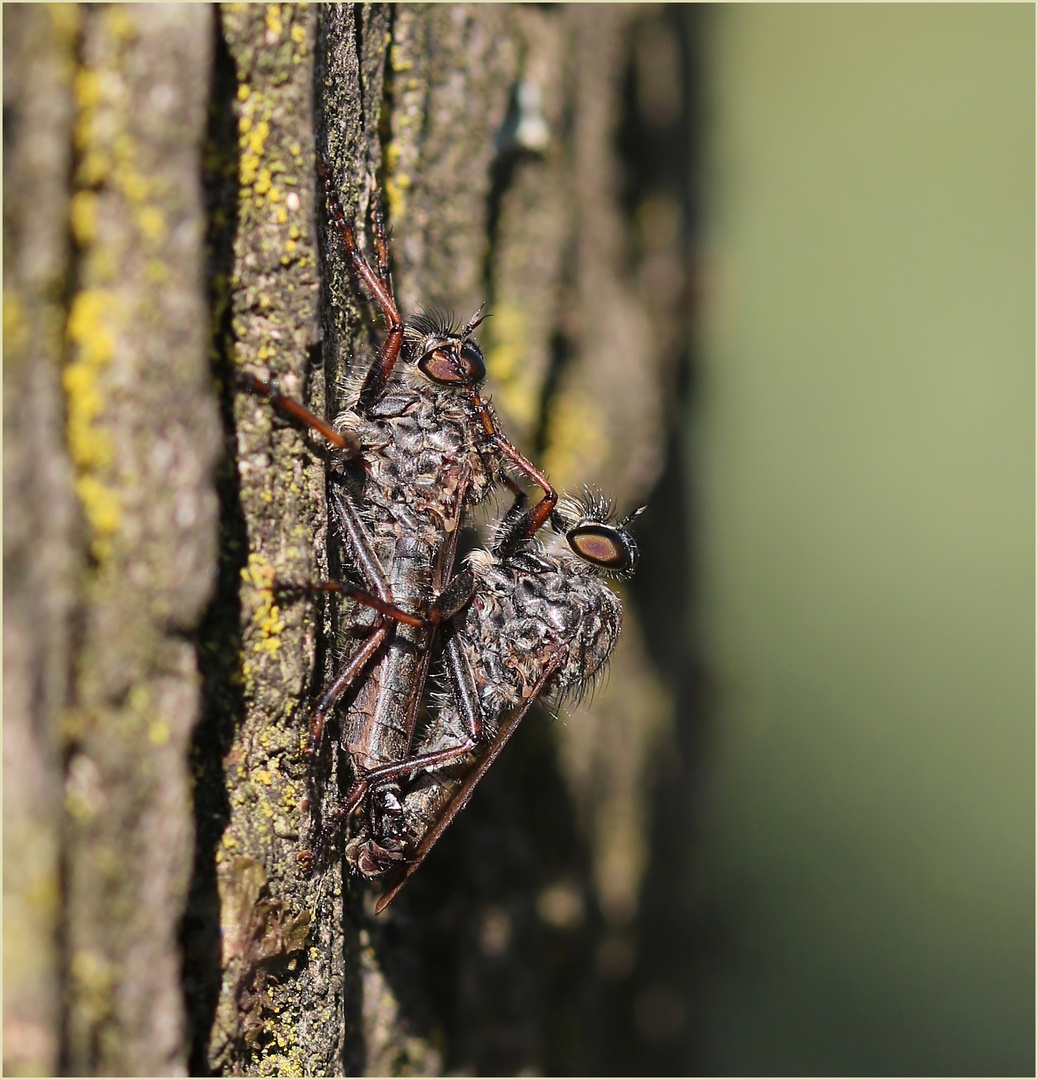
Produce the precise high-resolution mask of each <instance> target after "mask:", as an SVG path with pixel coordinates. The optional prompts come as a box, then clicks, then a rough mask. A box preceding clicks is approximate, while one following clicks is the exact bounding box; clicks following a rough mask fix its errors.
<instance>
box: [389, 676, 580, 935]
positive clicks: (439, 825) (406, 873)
mask: <svg viewBox="0 0 1038 1080" xmlns="http://www.w3.org/2000/svg"><path fill="white" fill-rule="evenodd" d="M561 666H562V662H561V660H557V661H555V662H554V663H551V664H549V665H548V666H547V667H546V668H545V670H544V672H543V673H542V674H541V676H540V678H539V679H538V680H537V682H536V683H535V684H534V687H533V692H532V693H531V694H530V697H529V698H528V699H527V701H526V702H525V703H524V704H522V705H519V706H517V707H516V708H515V709H513V710H512V712H511V713H510V714H509V715H508V716H507V717H506V719H505V720H504V722H503V723H502V724H501V726H500V727H499V728H498V730H497V735H496V736H495V738H494V741H493V742H492V743H491V744H490V745H489V746H488V747H487V751H486V753H485V754H484V755H483V757H482V758H481V759H480V760H479V762H478V763H477V764H476V765H474V766H473V768H472V771H471V772H470V773H469V774H468V776H466V777H465V781H464V783H463V784H462V785H461V787H460V788H458V790H457V791H456V792H455V794H454V798H452V799H451V801H450V802H449V803H448V804H447V806H446V808H445V809H444V811H443V813H442V814H441V815H440V816H439V818H437V820H436V824H435V825H433V827H432V828H431V829H430V830H429V831H428V832H427V833H426V834H425V836H424V837H423V838H422V842H421V844H419V845H418V851H417V852H416V853H415V857H414V859H413V860H412V861H411V862H409V863H408V864H407V866H406V867H405V868H404V869H403V870H402V871H401V873H400V876H399V877H398V878H397V879H396V881H395V882H394V883H393V884H392V885H391V886H390V887H389V889H388V890H387V891H386V892H385V893H383V894H382V896H380V897H379V899H378V902H377V903H376V904H375V914H376V915H378V914H379V913H380V912H382V911H385V909H386V908H387V907H388V905H389V903H390V902H391V901H392V900H393V898H394V897H395V896H396V895H397V893H398V892H400V890H401V889H402V888H403V887H404V886H405V885H406V884H407V880H408V878H410V876H411V875H412V874H413V873H414V872H415V871H416V870H417V869H418V867H419V866H421V865H422V863H423V862H424V861H425V857H426V855H428V854H429V852H430V851H432V849H433V846H434V845H435V843H436V841H437V840H439V839H440V837H441V836H443V834H444V833H445V832H446V831H447V827H448V826H449V825H450V823H451V822H452V821H453V820H454V819H455V818H456V817H457V816H458V814H460V813H461V811H462V810H464V809H465V807H466V806H468V803H469V799H471V798H472V793H473V792H474V791H475V789H476V785H477V784H478V783H479V782H480V780H482V779H483V777H484V776H485V775H486V772H487V770H488V769H489V768H490V766H491V765H493V764H494V762H495V761H497V759H498V755H500V753H501V751H502V750H504V748H505V744H506V743H507V742H508V740H509V739H510V738H511V737H512V735H513V734H514V733H515V730H516V728H517V727H518V726H519V724H520V722H521V721H522V719H523V717H524V716H525V715H526V714H527V713H528V712H529V711H530V709H531V708H532V707H533V704H534V703H535V702H536V701H537V699H538V698H539V697H540V696H541V692H542V691H543V690H544V687H545V686H546V685H547V684H548V682H549V681H550V680H551V678H552V677H553V676H554V675H555V674H556V673H557V672H558V670H559V668H560V667H561Z"/></svg>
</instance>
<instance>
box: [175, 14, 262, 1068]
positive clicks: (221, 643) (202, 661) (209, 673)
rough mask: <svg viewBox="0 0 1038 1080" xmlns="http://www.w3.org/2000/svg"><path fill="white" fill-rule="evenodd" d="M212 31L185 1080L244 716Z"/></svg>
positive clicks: (226, 242) (211, 1010) (216, 968)
mask: <svg viewBox="0 0 1038 1080" xmlns="http://www.w3.org/2000/svg"><path fill="white" fill-rule="evenodd" d="M213 32H214V40H215V44H214V49H213V71H212V88H213V89H212V98H211V101H210V110H209V124H208V131H207V135H206V141H207V146H206V154H205V158H204V160H203V189H204V191H205V194H206V207H205V209H206V216H207V220H208V228H207V241H208V248H209V251H208V255H209V273H208V282H209V318H210V331H211V337H210V359H211V366H212V376H213V381H214V384H215V386H216V388H217V393H218V401H219V409H220V419H221V424H222V436H223V452H222V454H221V457H220V459H219V461H218V463H217V466H216V473H215V481H216V489H217V496H218V498H219V503H220V550H219V570H218V580H217V587H216V590H215V593H214V595H213V599H212V601H211V603H210V604H209V607H208V609H207V610H206V613H205V616H204V618H203V620H202V623H201V624H200V626H199V628H198V630H197V632H196V633H195V635H194V639H195V645H196V649H197V652H198V668H199V672H200V674H201V677H202V711H201V717H200V720H199V723H198V726H197V727H196V728H195V731H194V736H193V738H192V742H191V769H192V776H193V779H194V798H193V810H194V821H195V855H194V865H193V867H192V874H191V884H190V888H189V892H188V902H187V907H186V910H185V913H184V918H183V920H182V922H181V928H180V942H181V948H182V949H183V955H184V960H183V990H184V1004H185V1012H186V1015H187V1018H188V1046H189V1051H188V1052H189V1069H190V1072H191V1074H192V1075H194V1076H209V1075H212V1072H211V1070H210V1068H209V1066H208V1064H207V1061H206V1053H207V1046H208V1040H209V1034H210V1030H211V1028H212V1025H213V1019H214V1017H215V1014H216V1006H217V1000H218V997H219V992H220V981H221V941H220V897H219V893H218V890H217V878H216V862H215V854H216V850H217V845H218V844H219V842H220V839H221V837H222V835H223V833H224V830H225V828H226V826H227V823H228V821H229V820H230V805H229V803H228V800H227V793H226V789H225V786H224V782H223V759H224V757H225V755H226V754H227V751H228V750H229V749H230V747H231V744H232V742H233V739H234V734H235V732H236V731H237V729H238V727H239V725H240V724H241V722H242V719H243V716H244V709H245V706H244V699H243V695H242V675H241V657H240V654H241V648H242V634H241V599H240V575H241V570H242V568H243V567H244V566H245V561H246V556H247V554H248V537H247V531H246V524H245V516H244V513H243V511H242V505H241V500H240V484H239V479H238V468H237V444H236V439H235V429H234V415H233V398H234V371H233V361H232V358H231V356H230V355H229V353H228V350H229V349H230V348H231V347H232V341H233V332H232V328H231V308H230V305H229V303H228V288H229V278H230V273H231V270H232V266H233V263H234V242H235V234H236V232H237V223H238V214H237V205H236V204H237V198H238V188H237V176H238V159H239V150H238V138H237V124H236V119H235V116H234V112H233V108H232V102H233V100H234V94H235V91H236V88H237V81H236V78H235V72H234V63H233V61H232V59H231V56H230V54H229V52H228V50H227V44H226V41H225V39H224V33H223V19H222V12H221V10H220V8H219V6H217V8H216V10H215V15H214V19H213Z"/></svg>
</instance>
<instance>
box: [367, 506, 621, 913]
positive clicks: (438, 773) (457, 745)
mask: <svg viewBox="0 0 1038 1080" xmlns="http://www.w3.org/2000/svg"><path fill="white" fill-rule="evenodd" d="M523 504H524V499H523V497H522V496H520V497H519V498H518V499H517V500H516V505H515V506H514V507H513V509H512V511H511V512H510V513H509V514H508V515H507V516H506V517H505V519H504V521H503V522H502V523H501V525H500V526H499V529H498V535H497V542H496V543H495V545H494V547H493V548H492V549H490V550H486V549H479V550H476V551H473V552H471V553H470V554H469V556H468V557H467V559H466V561H465V568H464V570H463V571H462V572H461V573H460V574H459V575H458V578H457V579H456V580H455V584H454V594H455V596H454V599H453V600H452V605H453V604H456V602H457V597H458V595H460V593H462V592H463V591H468V593H469V600H468V602H467V604H466V606H465V607H464V609H463V610H461V611H460V612H459V613H458V614H457V615H455V616H454V617H453V618H452V619H451V621H450V623H449V625H448V627H447V629H446V632H445V635H444V645H443V660H444V668H445V674H446V677H447V685H448V688H449V692H448V694H447V697H446V700H445V701H444V702H442V703H441V708H440V709H439V711H438V712H437V713H435V715H434V717H433V719H432V721H431V722H430V725H429V727H428V729H427V730H426V732H425V733H424V736H423V737H422V738H421V740H420V741H419V743H418V746H417V748H416V753H415V754H414V756H413V757H412V758H410V759H409V760H407V761H401V762H397V763H394V764H392V765H387V766H384V767H383V768H380V769H376V770H374V771H373V772H372V773H370V774H369V776H368V782H369V783H370V784H371V785H372V786H373V788H375V790H378V788H377V786H376V785H378V784H379V783H382V782H386V781H395V782H397V784H398V783H399V780H400V778H401V777H402V776H404V775H405V774H407V773H412V774H413V773H417V776H416V778H415V779H414V781H413V782H412V783H411V784H410V785H409V786H408V788H407V790H406V791H405V792H403V793H402V794H401V793H399V789H398V788H394V789H393V797H395V798H399V800H400V805H399V811H398V813H397V814H395V815H393V816H392V817H391V818H390V817H386V818H383V819H381V821H379V822H376V823H375V825H374V827H372V822H371V821H369V822H368V827H367V830H366V831H365V830H361V831H360V832H359V833H358V835H356V836H355V837H353V838H352V839H351V840H350V841H349V843H348V844H347V847H346V858H347V861H348V862H349V863H350V864H351V865H352V866H353V867H354V868H355V869H356V870H357V871H358V872H360V873H361V874H363V875H365V876H367V877H377V876H379V875H381V874H383V873H385V872H386V871H388V870H390V869H392V868H394V867H398V868H400V869H401V872H400V875H399V877H398V879H397V881H396V883H395V884H394V885H393V886H392V887H391V888H390V889H389V891H388V892H387V893H386V894H385V895H384V896H383V897H382V898H381V899H380V900H379V902H378V904H377V906H376V911H381V910H382V909H383V908H385V906H386V905H387V904H388V903H389V902H390V900H392V899H393V897H394V896H396V894H397V893H398V892H399V891H400V889H401V888H402V887H403V885H404V883H405V882H406V881H407V879H408V878H409V877H410V876H411V874H413V873H414V871H415V870H416V869H417V868H418V866H419V865H420V864H421V863H422V861H423V860H424V859H425V857H426V855H428V853H429V851H430V850H431V849H432V847H433V845H434V844H435V843H436V841H437V840H438V839H439V838H440V836H442V835H443V832H444V831H445V830H446V828H447V827H448V826H449V825H450V823H451V821H453V820H454V818H455V817H456V816H457V814H458V813H460V811H461V810H462V809H463V808H464V807H465V806H466V804H467V803H468V801H469V799H470V798H471V796H472V792H473V790H474V789H475V786H476V784H478V783H479V781H480V780H481V779H482V777H483V776H484V774H485V773H486V771H487V770H488V769H489V768H490V766H491V765H492V764H493V763H494V761H495V760H496V759H497V757H498V755H499V754H500V753H501V751H502V750H503V749H504V746H505V744H506V743H507V742H508V740H509V738H511V736H512V734H513V732H514V731H515V730H516V728H517V727H518V725H519V723H520V721H521V720H522V719H523V717H524V716H525V715H526V713H527V712H528V711H529V709H530V707H531V706H532V705H533V703H534V702H535V701H536V700H537V699H538V697H540V696H542V695H543V696H546V697H548V698H554V699H555V700H556V701H559V700H561V699H562V698H564V697H566V696H568V695H573V696H576V697H578V698H579V697H580V696H582V695H583V694H585V693H586V692H588V690H589V689H590V688H591V687H592V686H593V685H594V681H595V678H596V676H597V675H598V674H599V673H600V672H601V671H602V670H603V668H604V666H605V664H606V662H607V661H608V659H609V656H610V654H611V653H612V650H613V647H614V646H615V644H616V641H617V639H618V637H619V635H620V626H621V615H622V610H621V605H620V601H619V599H618V598H617V596H616V594H615V593H614V592H613V591H612V589H610V588H609V586H608V585H607V584H606V583H605V582H604V581H603V575H604V576H613V577H617V578H627V577H629V576H630V575H631V574H632V573H633V572H634V569H635V566H636V564H637V561H638V548H637V545H636V544H635V542H634V539H633V537H632V536H631V534H630V533H629V532H628V530H627V526H628V524H629V523H630V522H631V521H632V520H633V519H634V518H635V517H636V516H637V514H639V513H640V512H641V511H640V510H639V511H636V512H635V513H634V514H631V515H629V516H628V517H626V518H624V519H622V520H618V519H617V516H616V513H615V511H614V509H613V507H612V506H611V505H610V504H609V503H608V502H607V501H606V500H605V499H603V498H602V497H601V496H600V495H597V494H595V493H593V492H591V491H589V490H588V489H585V492H584V496H583V498H581V499H565V500H563V502H562V503H561V504H560V505H559V509H558V510H557V511H556V512H555V513H553V515H552V526H553V529H554V532H553V534H552V535H551V536H550V538H549V539H547V540H546V541H545V542H541V541H539V540H533V539H530V538H528V537H527V536H526V535H525V530H524V527H523V525H524V521H525V512H524V505H523Z"/></svg>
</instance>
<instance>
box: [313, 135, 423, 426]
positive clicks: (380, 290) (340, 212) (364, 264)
mask: <svg viewBox="0 0 1038 1080" xmlns="http://www.w3.org/2000/svg"><path fill="white" fill-rule="evenodd" d="M317 172H318V173H319V175H320V177H321V181H322V183H323V184H324V193H325V197H326V198H327V200H328V207H329V209H330V210H331V212H332V217H333V218H334V219H335V224H336V227H337V228H338V230H339V235H340V236H341V237H342V242H343V246H344V247H345V248H346V254H347V255H348V256H349V260H350V265H351V266H352V267H353V270H354V272H355V273H356V275H357V277H359V278H360V279H361V281H363V282H364V284H365V286H367V289H368V292H370V293H371V296H372V299H373V300H374V301H375V303H376V304H378V306H379V310H381V312H382V317H383V318H384V319H385V320H386V336H385V339H384V340H383V342H382V347H381V349H379V354H378V359H376V361H375V363H374V364H372V365H371V368H370V370H369V371H368V374H367V376H366V378H365V379H364V385H363V386H362V387H361V391H360V398H359V402H358V405H359V407H360V409H361V410H365V409H367V408H369V407H370V406H371V405H373V404H374V403H375V402H376V401H378V399H379V398H380V397H381V396H382V391H383V390H385V387H386V383H387V382H389V376H390V375H391V374H392V373H393V368H394V367H395V365H396V362H397V358H398V357H399V356H400V347H401V346H402V345H403V343H404V323H403V320H402V319H401V318H400V311H399V309H398V308H397V306H396V299H395V298H394V296H393V282H392V280H391V278H390V276H389V266H388V252H387V250H386V242H385V235H384V232H383V227H382V221H381V209H380V208H379V210H378V211H377V216H376V220H375V228H374V230H373V232H374V245H373V246H374V248H375V252H376V256H377V258H378V261H379V266H378V268H377V269H376V268H375V267H373V266H372V265H371V264H370V263H369V262H368V261H367V259H365V258H364V256H363V254H362V253H361V251H360V249H359V248H358V247H357V236H356V233H354V231H353V226H352V225H351V224H350V223H349V221H348V220H347V219H346V211H345V210H344V209H343V205H342V201H341V200H340V198H339V193H338V192H337V191H336V189H335V182H334V178H333V177H332V170H331V166H330V165H329V164H328V162H327V161H326V160H325V158H323V157H322V156H320V155H318V158H317Z"/></svg>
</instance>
